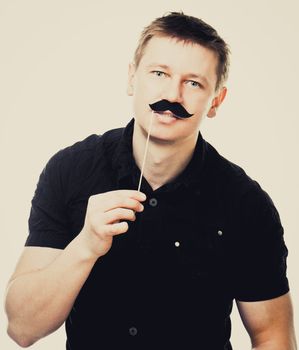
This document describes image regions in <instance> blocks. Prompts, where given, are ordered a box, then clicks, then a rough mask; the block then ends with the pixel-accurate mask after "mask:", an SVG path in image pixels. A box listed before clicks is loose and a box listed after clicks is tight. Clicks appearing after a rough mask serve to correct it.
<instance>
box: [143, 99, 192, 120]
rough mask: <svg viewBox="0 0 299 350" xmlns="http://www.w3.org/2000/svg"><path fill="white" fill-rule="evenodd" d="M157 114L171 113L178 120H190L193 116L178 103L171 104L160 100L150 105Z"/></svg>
mask: <svg viewBox="0 0 299 350" xmlns="http://www.w3.org/2000/svg"><path fill="white" fill-rule="evenodd" d="M149 106H150V107H151V109H152V110H154V111H155V112H163V111H167V110H168V111H170V112H171V113H172V114H173V115H174V116H175V117H177V118H190V117H192V116H193V114H190V113H188V112H187V111H186V109H185V108H184V107H183V106H182V105H181V104H179V103H178V102H169V101H168V100H160V101H158V102H155V103H152V104H150V105H149Z"/></svg>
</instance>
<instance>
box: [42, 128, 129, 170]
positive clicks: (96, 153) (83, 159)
mask: <svg viewBox="0 0 299 350" xmlns="http://www.w3.org/2000/svg"><path fill="white" fill-rule="evenodd" d="M122 130H123V128H117V129H112V130H108V131H106V132H105V133H104V134H102V135H97V134H92V135H89V136H87V137H86V138H84V139H82V140H80V141H77V142H75V143H73V144H72V145H69V146H67V147H65V148H62V149H60V150H58V151H57V152H56V153H55V154H54V155H53V156H52V157H51V158H50V159H49V161H48V163H47V167H49V166H54V167H55V166H56V167H57V166H59V167H60V168H62V170H63V169H64V168H66V167H69V166H72V165H73V166H75V167H79V166H84V164H90V165H91V163H90V161H92V160H93V159H94V160H95V159H96V158H97V159H101V160H105V158H106V157H107V156H109V152H110V151H112V149H113V148H114V147H115V145H117V143H118V140H119V139H120V137H121V134H122Z"/></svg>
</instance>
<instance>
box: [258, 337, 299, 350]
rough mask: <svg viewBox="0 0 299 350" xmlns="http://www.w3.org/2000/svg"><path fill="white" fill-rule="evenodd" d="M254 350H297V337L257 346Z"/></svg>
mask: <svg viewBox="0 0 299 350" xmlns="http://www.w3.org/2000/svg"><path fill="white" fill-rule="evenodd" d="M252 350H297V345H296V340H295V337H294V336H292V337H290V338H288V339H277V340H275V339H272V340H269V341H267V342H264V343H262V344H259V345H255V346H254V347H253V348H252Z"/></svg>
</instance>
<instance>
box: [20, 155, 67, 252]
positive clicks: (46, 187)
mask: <svg viewBox="0 0 299 350" xmlns="http://www.w3.org/2000/svg"><path fill="white" fill-rule="evenodd" d="M68 167H69V164H68V162H67V161H66V159H65V157H64V156H63V151H59V152H58V153H56V154H55V155H54V156H53V157H52V158H51V159H50V160H49V161H48V163H47V164H46V166H45V168H44V169H43V171H42V173H41V174H40V177H39V180H38V183H37V187H36V190H35V193H34V196H33V199H32V201H31V210H30V215H29V220H28V228H29V235H28V237H27V240H26V242H25V246H40V247H50V248H58V249H64V248H65V247H66V246H67V244H68V243H69V242H70V240H71V239H70V231H69V222H68V211H67V205H66V187H67V186H66V183H67V179H66V178H67V172H68V171H69V170H68Z"/></svg>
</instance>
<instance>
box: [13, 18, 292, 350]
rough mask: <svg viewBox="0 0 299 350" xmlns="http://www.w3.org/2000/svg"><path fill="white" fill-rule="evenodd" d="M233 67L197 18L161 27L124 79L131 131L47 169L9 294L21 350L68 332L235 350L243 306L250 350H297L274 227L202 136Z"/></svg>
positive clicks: (147, 36) (74, 345)
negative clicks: (235, 317) (236, 315)
mask: <svg viewBox="0 0 299 350" xmlns="http://www.w3.org/2000/svg"><path fill="white" fill-rule="evenodd" d="M228 54H229V50H228V47H227V45H226V43H225V42H224V41H223V40H222V39H221V38H220V37H219V36H218V34H217V32H216V31H215V30H214V29H213V28H211V27H210V26H209V25H207V24H206V23H204V22H203V21H201V20H199V19H197V18H194V17H190V16H186V15H184V14H183V13H170V14H169V15H166V16H163V17H161V18H158V19H156V20H155V21H153V22H152V23H151V24H150V25H149V26H148V27H146V28H145V29H144V31H143V33H142V35H141V38H140V42H139V45H138V47H137V50H136V52H135V57H134V62H133V63H132V64H130V66H129V79H128V95H130V96H132V97H133V105H134V119H132V120H131V121H130V122H129V124H128V125H127V126H126V128H120V129H114V130H110V131H108V132H106V133H105V134H104V135H102V136H98V135H91V136H90V137H88V138H86V139H85V140H83V141H81V142H78V143H76V144H74V145H73V146H70V147H68V148H66V149H64V150H61V151H60V152H58V153H57V154H56V155H54V156H53V157H52V158H51V159H50V161H49V162H48V164H47V165H46V167H45V169H44V170H43V172H42V174H41V176H40V179H39V182H38V185H37V189H36V191H35V195H34V198H33V200H32V209H31V213H30V218H29V229H30V233H29V236H28V239H27V241H26V248H25V250H24V253H23V254H22V256H21V258H20V260H19V262H18V264H17V267H16V270H15V272H14V274H13V276H12V278H11V279H10V282H9V285H8V292H7V297H6V310H7V314H8V319H9V326H8V333H9V335H10V336H11V337H12V338H13V339H14V340H15V341H16V342H17V343H18V344H19V345H21V346H24V347H26V346H29V345H31V344H33V343H34V342H36V341H37V340H38V339H40V338H42V337H44V336H46V335H47V334H49V333H51V332H53V331H55V330H56V329H57V328H58V327H60V326H61V325H62V324H63V323H64V321H66V332H67V344H66V347H67V349H72V350H73V349H105V350H106V349H140V350H141V349H173V348H174V349H205V350H207V349H209V350H214V349H215V350H220V349H226V350H227V349H232V347H231V344H230V341H229V338H230V330H231V324H230V313H231V309H232V303H233V300H234V299H235V300H236V301H237V305H238V309H239V311H240V314H241V317H242V320H243V322H244V325H245V327H246V329H247V331H248V333H249V335H250V338H251V341H252V347H253V349H256V350H257V349H258V350H267V349H271V350H276V349H277V350H282V349H284V350H294V349H295V348H296V345H295V336H294V330H293V316H292V306H291V299H290V295H289V286H288V280H287V277H286V257H287V248H286V246H285V244H284V240H283V228H282V226H281V223H280V218H279V214H278V212H277V210H276V208H275V206H274V204H273V202H272V201H271V199H270V197H269V196H268V194H267V193H266V192H265V191H263V190H262V189H261V187H260V186H259V184H258V183H257V182H256V181H254V180H252V179H251V178H250V177H249V176H248V175H247V174H246V173H245V172H244V170H242V169H241V168H240V167H239V166H237V165H236V164H233V163H231V162H230V161H228V160H227V159H225V158H224V157H222V156H221V155H220V154H219V153H218V152H217V151H216V150H215V149H214V148H213V147H212V146H211V145H210V144H209V143H208V142H206V141H205V140H204V139H203V137H202V135H201V133H200V131H199V126H200V122H201V120H202V119H203V118H204V116H206V115H207V116H208V117H210V118H212V117H215V115H216V111H217V108H218V107H219V106H220V105H221V103H222V102H223V100H224V98H225V95H226V88H225V86H224V83H225V80H226V78H227V74H228V60H229V59H228ZM164 100H166V103H167V106H168V107H166V108H165V109H163V110H162V109H161V110H159V109H155V113H154V112H153V111H152V110H151V106H152V104H155V103H156V102H159V101H160V102H161V101H162V102H163V101H164ZM164 102H165V101H164ZM177 110H178V111H183V112H184V114H185V116H186V115H187V116H190V115H191V116H190V117H187V118H184V117H183V114H181V113H180V112H176V111H177ZM151 118H153V119H152V120H151ZM150 120H151V121H152V124H151V123H150ZM150 124H151V128H150ZM150 129H151V132H150V135H149V131H150ZM148 136H149V140H150V141H149V148H148V154H147V157H146V163H145V167H144V173H143V178H142V183H141V191H140V192H139V191H137V190H136V189H137V186H138V180H139V177H140V174H141V168H142V162H143V159H144V155H145V154H144V152H145V145H146V140H147V138H148Z"/></svg>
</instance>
